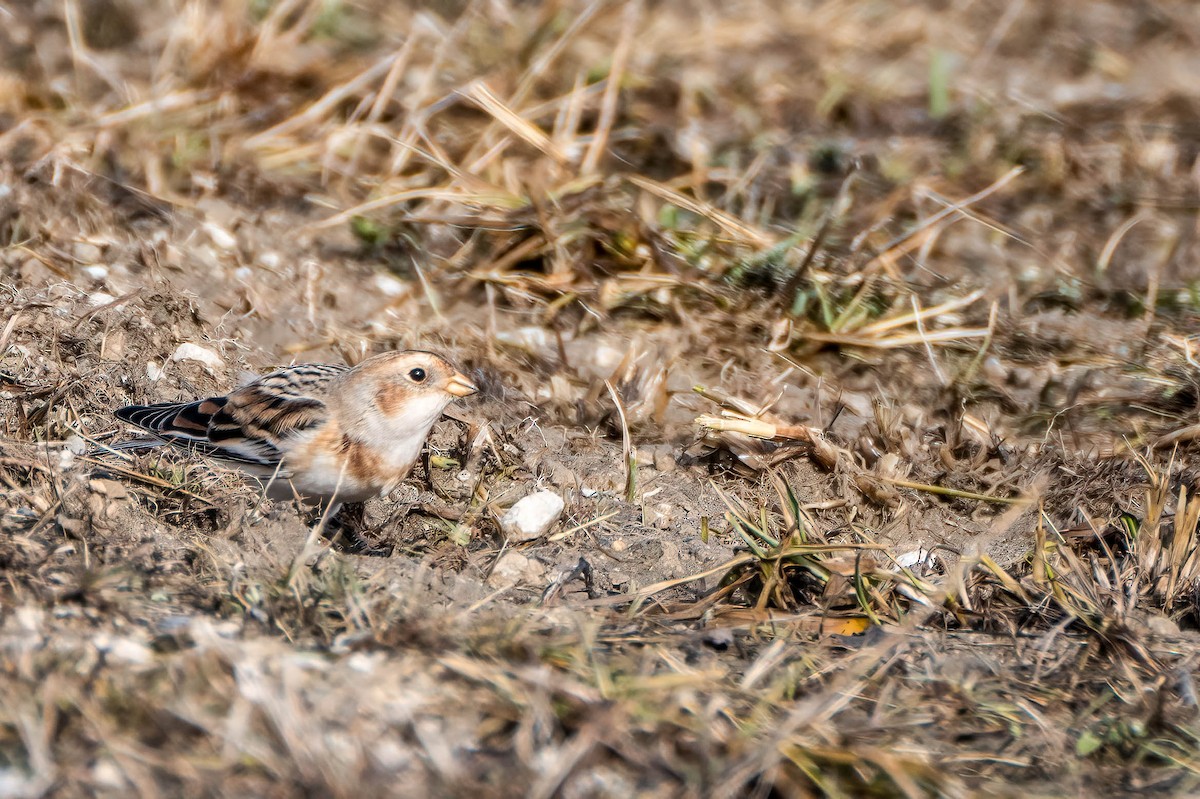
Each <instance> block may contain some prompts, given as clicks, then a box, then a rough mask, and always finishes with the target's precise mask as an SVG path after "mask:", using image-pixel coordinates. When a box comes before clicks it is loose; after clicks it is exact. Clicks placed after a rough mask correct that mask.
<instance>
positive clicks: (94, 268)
mask: <svg viewBox="0 0 1200 799" xmlns="http://www.w3.org/2000/svg"><path fill="white" fill-rule="evenodd" d="M83 273H84V274H85V275H87V276H88V277H90V278H91V279H92V280H96V281H100V280H104V279H106V278H107V277H108V267H107V266H105V265H104V264H92V265H91V266H85V267H84V268H83Z"/></svg>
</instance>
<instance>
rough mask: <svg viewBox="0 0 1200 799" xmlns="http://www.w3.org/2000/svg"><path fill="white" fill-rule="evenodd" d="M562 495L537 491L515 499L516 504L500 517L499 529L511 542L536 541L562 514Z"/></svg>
mask: <svg viewBox="0 0 1200 799" xmlns="http://www.w3.org/2000/svg"><path fill="white" fill-rule="evenodd" d="M563 507H564V503H563V500H562V497H560V496H559V495H558V494H555V493H554V492H553V491H538V492H536V493H534V494H530V495H529V496H527V497H524V498H522V499H519V500H517V504H515V505H513V506H512V507H511V508H509V509H508V512H507V513H505V514H504V515H503V516H502V517H500V529H501V530H503V531H504V536H505V538H507V539H508V540H509V541H510V542H512V543H521V542H523V541H536V540H537V539H539V538H541V537H542V536H544V535H545V534H546V533H547V532H548V531H549V530H550V528H551V527H553V526H554V523H555V522H557V521H558V518H559V517H560V516H562V512H563Z"/></svg>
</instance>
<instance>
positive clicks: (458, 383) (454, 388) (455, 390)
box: [446, 372, 479, 397]
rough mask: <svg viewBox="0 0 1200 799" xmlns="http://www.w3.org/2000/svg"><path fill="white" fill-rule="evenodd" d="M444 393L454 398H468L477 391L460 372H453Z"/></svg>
mask: <svg viewBox="0 0 1200 799" xmlns="http://www.w3.org/2000/svg"><path fill="white" fill-rule="evenodd" d="M446 391H448V392H449V393H451V394H453V395H454V396H456V397H469V396H471V395H472V394H474V393H475V392H477V391H479V389H478V388H477V387H476V386H475V384H474V383H472V382H471V381H470V380H468V379H467V376H466V375H464V374H463V373H462V372H455V373H454V374H453V375H452V376H451V377H450V381H449V382H448V383H447V384H446Z"/></svg>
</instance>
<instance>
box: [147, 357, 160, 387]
mask: <svg viewBox="0 0 1200 799" xmlns="http://www.w3.org/2000/svg"><path fill="white" fill-rule="evenodd" d="M162 375H163V370H162V367H161V366H159V365H158V364H156V363H155V362H154V361H146V378H147V379H148V380H149V381H150V382H151V383H157V382H158V379H159V378H160V377H162Z"/></svg>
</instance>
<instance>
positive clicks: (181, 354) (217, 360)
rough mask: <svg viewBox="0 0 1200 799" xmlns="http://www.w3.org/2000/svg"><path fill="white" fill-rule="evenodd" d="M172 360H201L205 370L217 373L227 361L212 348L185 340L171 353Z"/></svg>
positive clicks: (213, 373)
mask: <svg viewBox="0 0 1200 799" xmlns="http://www.w3.org/2000/svg"><path fill="white" fill-rule="evenodd" d="M171 360H172V361H199V362H200V363H201V364H202V365H203V366H204V369H205V371H207V372H208V373H209V374H212V375H215V374H216V373H217V370H218V369H223V368H225V362H224V361H222V360H221V356H220V355H217V354H216V353H215V352H213V351H212V350H210V349H208V348H206V347H201V346H200V345H199V344H191V343H188V342H184V343H183V344H180V345H179V346H178V347H176V348H175V352H174V353H172V355H171Z"/></svg>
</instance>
